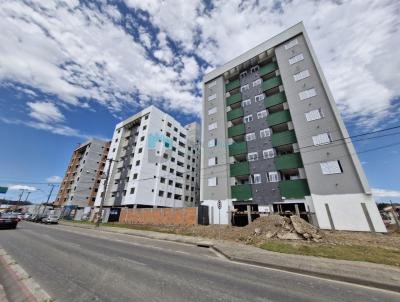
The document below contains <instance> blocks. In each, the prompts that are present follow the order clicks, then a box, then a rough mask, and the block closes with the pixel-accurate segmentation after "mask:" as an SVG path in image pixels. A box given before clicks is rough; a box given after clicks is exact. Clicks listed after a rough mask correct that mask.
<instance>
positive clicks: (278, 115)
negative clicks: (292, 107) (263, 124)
mask: <svg viewBox="0 0 400 302" xmlns="http://www.w3.org/2000/svg"><path fill="white" fill-rule="evenodd" d="M291 120H292V117H291V116H290V112H289V110H282V111H279V112H275V113H271V114H270V115H268V116H267V123H268V126H270V127H272V126H275V125H279V124H283V123H287V122H289V121H291Z"/></svg>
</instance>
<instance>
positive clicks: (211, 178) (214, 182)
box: [208, 177, 218, 187]
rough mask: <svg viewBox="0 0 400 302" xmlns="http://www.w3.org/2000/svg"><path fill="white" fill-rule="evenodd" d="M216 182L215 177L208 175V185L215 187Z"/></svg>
mask: <svg viewBox="0 0 400 302" xmlns="http://www.w3.org/2000/svg"><path fill="white" fill-rule="evenodd" d="M217 184H218V180H217V178H216V177H209V178H208V186H209V187H216V186H217Z"/></svg>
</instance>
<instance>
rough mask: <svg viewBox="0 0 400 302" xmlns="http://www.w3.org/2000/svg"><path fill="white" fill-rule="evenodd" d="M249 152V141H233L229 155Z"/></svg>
mask: <svg viewBox="0 0 400 302" xmlns="http://www.w3.org/2000/svg"><path fill="white" fill-rule="evenodd" d="M245 153H247V143H246V142H241V143H233V144H232V145H230V146H229V156H235V155H240V154H245Z"/></svg>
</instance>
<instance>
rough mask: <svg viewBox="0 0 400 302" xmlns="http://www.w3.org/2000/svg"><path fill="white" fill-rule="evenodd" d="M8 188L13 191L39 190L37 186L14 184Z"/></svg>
mask: <svg viewBox="0 0 400 302" xmlns="http://www.w3.org/2000/svg"><path fill="white" fill-rule="evenodd" d="M8 189H9V190H11V191H18V190H25V191H32V192H34V191H36V190H37V189H36V188H35V187H31V186H26V185H12V186H9V187H8Z"/></svg>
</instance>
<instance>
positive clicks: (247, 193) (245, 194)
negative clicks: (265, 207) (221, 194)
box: [231, 184, 253, 201]
mask: <svg viewBox="0 0 400 302" xmlns="http://www.w3.org/2000/svg"><path fill="white" fill-rule="evenodd" d="M231 194H232V198H235V199H236V200H237V201H241V200H249V199H250V198H252V196H253V195H252V193H251V185H249V184H245V185H238V186H232V187H231Z"/></svg>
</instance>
